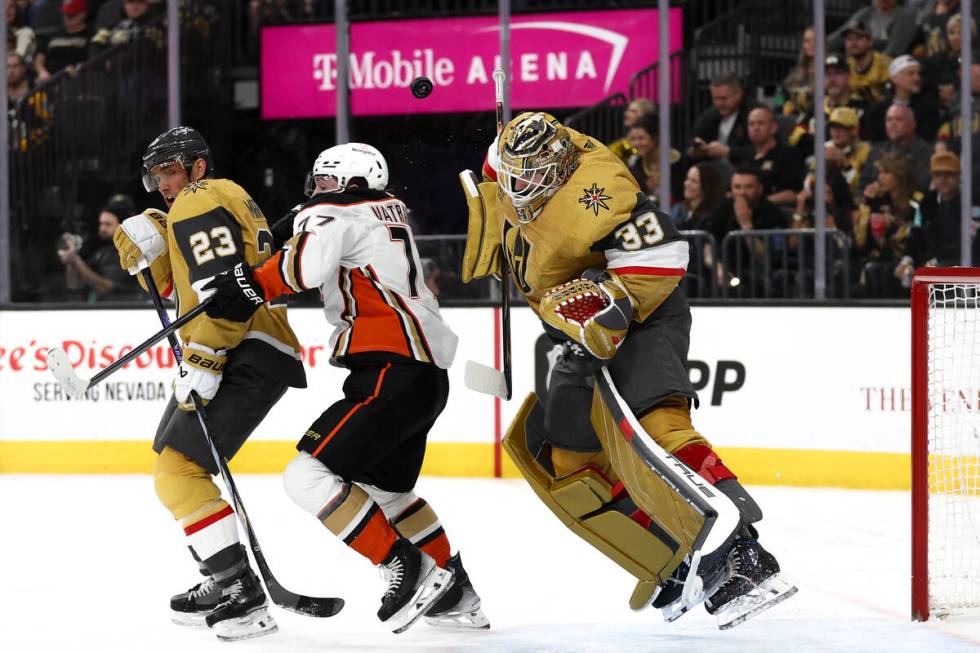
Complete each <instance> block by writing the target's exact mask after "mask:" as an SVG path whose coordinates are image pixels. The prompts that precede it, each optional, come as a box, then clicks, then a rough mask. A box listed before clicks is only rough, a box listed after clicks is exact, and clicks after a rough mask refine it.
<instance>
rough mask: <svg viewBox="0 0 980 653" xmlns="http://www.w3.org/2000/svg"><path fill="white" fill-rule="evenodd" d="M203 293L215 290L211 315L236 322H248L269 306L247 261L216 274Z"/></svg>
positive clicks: (208, 309)
mask: <svg viewBox="0 0 980 653" xmlns="http://www.w3.org/2000/svg"><path fill="white" fill-rule="evenodd" d="M202 290H203V291H208V290H213V291H214V296H213V298H212V299H211V302H210V303H209V304H208V307H207V313H208V315H209V316H211V317H213V318H219V319H225V320H231V321H232V322H248V321H249V320H251V319H252V316H253V315H255V311H257V310H259V308H261V306H262V304H264V303H265V296H264V295H263V290H262V286H261V285H260V284H259V282H258V280H257V279H256V278H255V274H254V272H253V271H252V267H251V266H250V265H249V264H248V263H245V262H244V261H242V262H241V263H239V264H238V265H236V266H235V267H233V268H231V269H230V270H225V271H224V272H222V273H221V274H219V275H216V276H215V277H214V278H213V279H211V281H209V282H208V283H207V284H205V285H204V287H203V288H202ZM273 299H275V298H274V297H273Z"/></svg>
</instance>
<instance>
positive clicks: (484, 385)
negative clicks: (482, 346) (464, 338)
mask: <svg viewBox="0 0 980 653" xmlns="http://www.w3.org/2000/svg"><path fill="white" fill-rule="evenodd" d="M463 382H464V383H465V384H466V387H467V388H469V389H470V390H474V391H476V392H482V393H483V394H487V395H493V396H495V397H500V398H501V399H508V398H509V397H510V393H509V392H507V380H506V379H505V378H504V375H503V373H502V372H501V371H500V370H495V369H494V368H492V367H488V366H486V365H483V364H482V363H477V362H476V361H466V369H465V370H464V371H463Z"/></svg>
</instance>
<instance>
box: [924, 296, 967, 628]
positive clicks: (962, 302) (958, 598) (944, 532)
mask: <svg viewBox="0 0 980 653" xmlns="http://www.w3.org/2000/svg"><path fill="white" fill-rule="evenodd" d="M928 317H929V320H928V323H929V327H928V343H929V344H928V352H929V353H928V359H929V362H928V377H929V383H928V402H929V409H928V410H929V430H928V447H929V521H928V524H929V526H928V529H929V549H928V551H929V556H928V558H929V608H930V612H932V613H933V614H934V615H936V616H943V615H944V614H950V613H956V612H957V611H958V610H961V609H969V608H980V284H970V283H934V284H932V285H931V286H930V289H929V316H928Z"/></svg>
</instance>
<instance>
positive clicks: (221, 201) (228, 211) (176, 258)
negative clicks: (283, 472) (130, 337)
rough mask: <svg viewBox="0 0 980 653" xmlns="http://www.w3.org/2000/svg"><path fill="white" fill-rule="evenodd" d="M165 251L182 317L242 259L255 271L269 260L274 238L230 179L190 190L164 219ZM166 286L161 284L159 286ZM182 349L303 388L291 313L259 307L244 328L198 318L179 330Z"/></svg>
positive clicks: (258, 212) (207, 181)
mask: <svg viewBox="0 0 980 653" xmlns="http://www.w3.org/2000/svg"><path fill="white" fill-rule="evenodd" d="M167 245H168V251H169V264H170V268H171V279H170V282H171V284H172V288H173V290H175V291H176V294H177V297H176V301H177V314H178V315H183V314H184V313H186V312H188V311H190V310H191V309H193V308H194V307H195V306H197V305H198V303H199V302H200V301H201V299H202V296H201V295H200V294H199V289H200V288H201V287H202V286H203V285H205V284H206V283H207V282H208V281H210V280H211V279H212V278H213V277H214V276H215V275H217V274H219V273H221V272H223V271H225V270H228V269H230V268H231V267H233V266H234V265H235V264H237V263H238V262H240V261H246V262H247V263H248V264H249V265H252V266H257V265H259V264H261V263H262V262H263V261H265V260H266V259H268V258H269V257H270V256H271V255H272V249H273V248H272V233H271V232H270V231H269V225H268V223H267V222H266V219H265V216H264V215H263V214H262V211H261V210H260V209H259V207H258V205H257V204H256V203H255V202H254V201H253V200H252V198H251V197H249V195H248V193H246V192H245V190H244V189H242V187H241V186H239V185H238V184H236V183H234V182H233V181H229V180H227V179H204V180H202V181H199V182H197V183H192V184H189V185H188V186H187V187H185V188H184V190H182V191H181V192H180V194H179V195H178V196H177V199H176V200H175V201H174V203H173V206H172V207H171V208H170V212H169V215H168V218H167ZM160 285H161V284H160V283H159V282H158V286H160ZM180 336H181V339H182V340H183V341H184V342H185V343H190V342H194V343H198V344H201V345H204V346H206V347H210V348H211V349H214V350H216V351H217V350H234V351H235V353H234V356H233V357H232V356H229V363H231V361H232V360H234V361H235V362H236V363H237V362H240V361H243V362H248V363H250V364H252V365H253V366H254V367H257V368H259V369H261V370H262V371H263V372H264V373H265V374H267V375H268V376H270V377H272V378H273V379H276V380H278V381H280V382H281V383H283V384H284V385H289V386H292V387H297V388H303V387H306V374H305V372H304V370H303V363H302V360H301V358H300V353H299V342H298V341H297V339H296V336H295V335H294V334H293V331H292V329H291V328H290V327H289V323H288V322H287V321H286V307H285V306H281V307H275V308H273V307H270V306H269V305H265V306H263V307H262V308H260V309H259V310H258V311H257V312H256V313H255V315H254V316H253V317H252V319H251V320H250V321H248V322H245V323H239V322H232V321H229V320H221V319H214V318H211V317H209V316H208V315H203V314H202V315H200V316H199V317H196V318H195V319H194V320H192V321H191V322H190V323H188V324H187V325H185V326H184V327H183V328H182V329H181V330H180Z"/></svg>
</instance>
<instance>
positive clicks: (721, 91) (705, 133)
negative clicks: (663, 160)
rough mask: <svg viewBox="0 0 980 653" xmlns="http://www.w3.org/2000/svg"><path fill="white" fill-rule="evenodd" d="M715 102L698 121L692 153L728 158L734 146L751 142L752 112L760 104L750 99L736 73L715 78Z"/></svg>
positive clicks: (713, 157) (695, 127)
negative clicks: (729, 151) (749, 127)
mask: <svg viewBox="0 0 980 653" xmlns="http://www.w3.org/2000/svg"><path fill="white" fill-rule="evenodd" d="M710 90H711V105H712V106H710V107H708V108H707V109H706V110H705V111H703V112H702V113H701V115H699V116H698V119H697V121H696V122H695V123H694V143H693V144H692V145H691V148H690V150H689V151H688V155H689V156H690V157H691V158H692V159H695V160H700V159H705V158H709V159H725V158H727V157H728V150H729V148H732V147H742V146H745V145H748V144H749V136H748V129H747V123H748V116H749V111H751V110H752V109H754V108H756V107H757V106H759V103H758V102H756V101H755V100H753V99H751V98H749V97H748V96H747V95H746V94H745V91H744V90H743V89H742V83H741V82H740V81H739V79H738V76H737V75H735V74H734V73H729V74H727V75H720V76H718V77H716V78H714V79H713V80H711V86H710Z"/></svg>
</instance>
